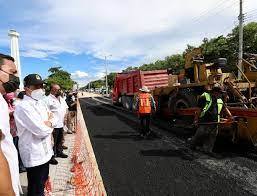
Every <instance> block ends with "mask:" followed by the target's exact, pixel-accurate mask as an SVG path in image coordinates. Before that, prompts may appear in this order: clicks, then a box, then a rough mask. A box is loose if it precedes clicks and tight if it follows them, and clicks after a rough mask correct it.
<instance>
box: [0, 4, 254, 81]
mask: <svg viewBox="0 0 257 196" xmlns="http://www.w3.org/2000/svg"><path fill="white" fill-rule="evenodd" d="M0 7H1V10H2V11H1V12H0V18H1V22H0V52H1V53H7V54H8V53H10V49H9V47H10V46H9V38H8V35H7V34H8V30H9V29H15V30H16V31H18V32H19V33H20V50H21V66H22V75H23V76H25V75H27V74H29V73H39V74H41V75H42V76H43V77H46V76H47V74H48V73H47V70H48V68H49V67H52V66H62V67H63V68H64V69H65V70H67V71H69V72H70V73H72V77H73V78H74V79H75V80H76V81H78V82H79V83H80V84H81V85H83V84H86V83H87V82H88V81H90V80H94V79H97V78H101V77H102V76H103V75H104V63H105V61H104V56H108V58H107V60H108V61H107V62H108V72H112V71H121V70H122V69H124V68H126V67H128V66H139V65H141V64H143V63H149V62H153V61H155V60H157V59H162V58H164V57H165V56H167V55H171V54H175V53H179V52H182V51H183V50H184V49H185V47H186V45H187V44H190V45H196V46H197V45H198V44H199V43H200V42H201V40H203V38H204V37H209V38H210V37H213V36H216V35H221V34H227V33H228V32H230V31H231V29H232V28H233V27H235V25H237V16H238V13H239V0H193V1H192V0H126V1H124V0H72V1H71V0H69V1H68V0H22V1H20V0H9V1H8V3H7V1H6V0H0ZM244 12H245V14H246V17H247V18H246V22H249V21H257V1H256V0H244Z"/></svg>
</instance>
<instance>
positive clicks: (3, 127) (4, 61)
mask: <svg viewBox="0 0 257 196" xmlns="http://www.w3.org/2000/svg"><path fill="white" fill-rule="evenodd" d="M16 74H17V69H16V66H15V64H14V59H13V58H12V57H11V56H8V55H4V54H0V134H1V135H2V140H1V141H0V145H1V147H0V154H1V156H0V161H1V164H3V165H1V167H0V174H1V175H5V174H6V181H4V182H3V181H1V182H0V184H1V185H4V184H5V185H7V186H8V184H10V182H9V180H10V177H11V184H12V189H13V190H9V191H8V192H6V191H4V190H3V191H4V193H2V192H1V191H2V190H0V193H1V195H4V194H6V195H13V193H14V194H15V195H16V196H17V195H19V188H20V180H19V164H18V154H17V150H16V148H15V146H14V144H13V138H12V136H11V133H10V122H9V111H8V106H7V103H6V101H5V100H4V98H3V96H2V95H4V94H6V93H10V92H14V91H16V90H17V89H18V88H19V85H20V81H19V78H18V77H17V76H16ZM2 155H4V157H3V156H2ZM6 163H8V165H4V164H6ZM7 169H9V171H7ZM2 170H5V171H2ZM8 173H9V174H10V175H8ZM1 188H3V187H1ZM9 188H10V187H9Z"/></svg>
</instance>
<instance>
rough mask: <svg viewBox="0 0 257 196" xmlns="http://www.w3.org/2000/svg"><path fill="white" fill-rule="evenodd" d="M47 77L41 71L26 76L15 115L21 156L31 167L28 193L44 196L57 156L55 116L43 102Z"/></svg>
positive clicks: (28, 170)
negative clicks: (44, 79)
mask: <svg viewBox="0 0 257 196" xmlns="http://www.w3.org/2000/svg"><path fill="white" fill-rule="evenodd" d="M43 83H44V82H43V80H42V78H41V77H40V76H39V75H38V74H30V75H28V76H26V77H25V78H24V88H25V92H26V95H25V96H24V98H23V100H22V102H21V103H20V104H18V105H17V107H16V109H15V112H14V117H15V122H16V125H17V130H18V136H19V150H20V156H21V159H22V162H23V164H24V166H25V167H26V169H27V178H28V196H30V195H32V196H43V195H44V188H45V182H46V181H47V179H48V175H49V160H50V159H51V157H52V156H53V149H52V144H51V135H52V132H53V127H54V126H55V119H54V117H53V115H52V113H51V112H50V111H49V110H48V108H47V106H46V104H45V103H44V102H43V101H42V99H43V97H44V91H43Z"/></svg>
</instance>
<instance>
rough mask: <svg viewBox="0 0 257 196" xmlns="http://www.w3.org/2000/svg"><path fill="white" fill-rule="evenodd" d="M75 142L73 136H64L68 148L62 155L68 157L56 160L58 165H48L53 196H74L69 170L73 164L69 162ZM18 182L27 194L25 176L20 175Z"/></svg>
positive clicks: (24, 174)
mask: <svg viewBox="0 0 257 196" xmlns="http://www.w3.org/2000/svg"><path fill="white" fill-rule="evenodd" d="M74 142H75V134H67V135H65V146H67V147H68V149H67V150H64V153H65V154H67V155H68V156H69V157H68V158H66V159H62V158H57V160H58V162H59V163H58V165H50V181H51V184H52V193H53V195H56V196H59V195H74V187H73V186H72V185H71V184H70V179H71V177H72V173H71V172H70V169H71V168H72V166H73V164H72V162H71V158H72V152H73V147H74ZM20 180H21V185H22V189H23V190H24V194H25V195H26V192H27V174H26V173H22V174H20Z"/></svg>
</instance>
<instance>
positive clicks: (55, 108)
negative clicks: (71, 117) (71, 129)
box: [45, 94, 68, 128]
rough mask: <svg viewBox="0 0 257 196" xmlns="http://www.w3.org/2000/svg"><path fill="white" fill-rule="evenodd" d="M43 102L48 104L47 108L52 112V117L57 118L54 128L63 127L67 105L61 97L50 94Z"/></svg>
mask: <svg viewBox="0 0 257 196" xmlns="http://www.w3.org/2000/svg"><path fill="white" fill-rule="evenodd" d="M45 102H46V104H47V106H48V109H49V110H50V111H51V112H52V113H53V114H54V117H55V118H56V119H57V125H56V126H55V127H54V128H63V127H64V117H65V114H66V110H67V108H68V105H67V104H66V101H65V100H63V98H62V97H59V98H57V97H55V96H54V95H52V94H50V95H48V96H47V98H46V99H45Z"/></svg>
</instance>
